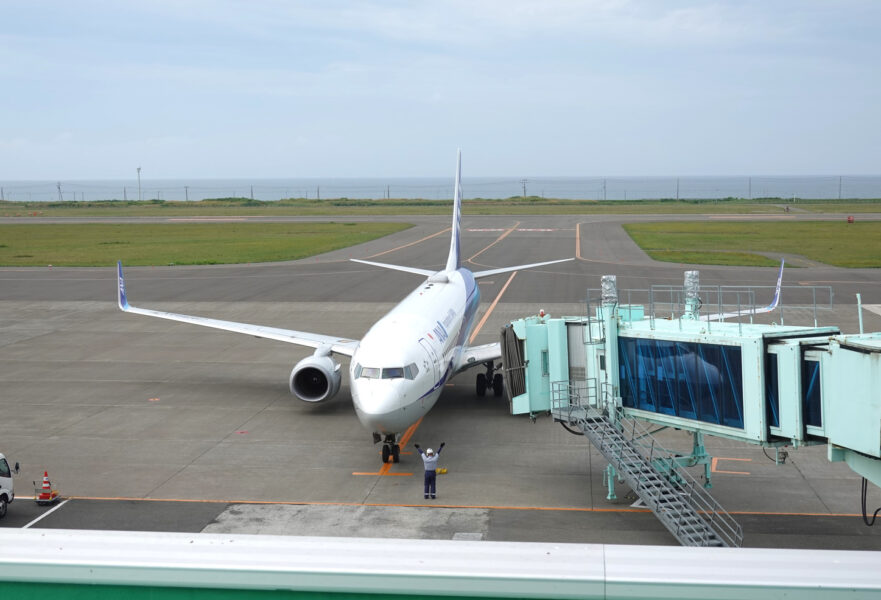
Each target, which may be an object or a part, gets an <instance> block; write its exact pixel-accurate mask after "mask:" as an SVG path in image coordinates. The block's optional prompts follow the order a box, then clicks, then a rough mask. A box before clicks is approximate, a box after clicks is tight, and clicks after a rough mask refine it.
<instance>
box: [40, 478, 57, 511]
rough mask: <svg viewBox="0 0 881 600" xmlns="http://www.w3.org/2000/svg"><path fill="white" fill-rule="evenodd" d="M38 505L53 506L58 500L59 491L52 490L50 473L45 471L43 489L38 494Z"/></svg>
mask: <svg viewBox="0 0 881 600" xmlns="http://www.w3.org/2000/svg"><path fill="white" fill-rule="evenodd" d="M36 500H37V504H40V505H44V504H52V503H53V502H55V501H56V500H58V490H53V489H52V483H51V482H50V481H49V471H43V487H42V488H41V489H40V493H39V494H37V498H36Z"/></svg>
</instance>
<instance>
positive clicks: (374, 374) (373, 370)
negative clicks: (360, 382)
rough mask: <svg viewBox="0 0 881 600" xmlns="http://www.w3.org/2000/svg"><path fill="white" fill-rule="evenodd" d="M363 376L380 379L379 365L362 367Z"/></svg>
mask: <svg viewBox="0 0 881 600" xmlns="http://www.w3.org/2000/svg"><path fill="white" fill-rule="evenodd" d="M361 377H363V378H364V379H379V367H361Z"/></svg>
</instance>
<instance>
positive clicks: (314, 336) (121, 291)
mask: <svg viewBox="0 0 881 600" xmlns="http://www.w3.org/2000/svg"><path fill="white" fill-rule="evenodd" d="M116 269H117V284H118V286H117V287H118V290H117V300H118V302H119V308H120V310H122V311H123V312H129V313H134V314H137V315H146V316H148V317H157V318H159V319H168V320H170V321H180V322H181V323H190V324H192V325H201V326H203V327H212V328H214V329H223V330H224V331H232V332H234V333H245V334H248V335H253V336H254V337H259V338H266V339H270V340H278V341H279V342H287V343H288V344H297V345H298V346H308V347H310V348H321V347H325V348H327V347H329V348H330V351H331V352H333V353H336V354H343V355H345V356H352V354H353V353H354V352H355V349H356V348H357V347H358V340H349V339H345V338H338V337H334V336H330V335H321V334H318V333H308V332H306V331H294V330H292V329H278V328H276V327H264V326H262V325H250V324H248V323H236V322H235V321H221V320H218V319H209V318H206V317H194V316H190V315H181V314H177V313H170V312H164V311H161V310H151V309H148V308H138V307H136V306H132V305H130V304H129V303H128V300H127V298H126V294H125V279H123V276H122V261H119V262H117V263H116Z"/></svg>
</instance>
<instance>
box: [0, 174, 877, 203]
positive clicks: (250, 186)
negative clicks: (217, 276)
mask: <svg viewBox="0 0 881 600" xmlns="http://www.w3.org/2000/svg"><path fill="white" fill-rule="evenodd" d="M462 191H463V197H464V198H465V199H475V198H487V199H502V198H511V197H521V196H524V195H526V196H539V197H544V198H559V199H565V200H659V199H677V198H678V199H683V200H697V199H722V198H744V199H758V198H782V199H791V198H797V199H826V200H838V199H842V200H846V199H871V198H881V175H842V176H838V175H834V176H822V175H817V176H724V177H713V176H700V177H698V176H692V177H522V178H520V177H471V178H464V177H463V179H462ZM524 192H525V193H524ZM139 197H140V198H141V199H143V200H205V199H209V198H230V197H237V198H254V199H255V200H266V201H273V200H281V199H284V198H307V199H336V198H352V199H367V200H377V199H385V198H392V199H426V200H449V199H451V198H452V197H453V182H452V178H450V177H388V178H339V177H337V178H253V179H247V178H241V179H197V178H193V179H148V178H143V177H142V178H141V182H140V190H139V188H138V181H137V180H136V179H131V180H109V179H105V180H100V179H99V180H61V181H0V199H2V200H7V201H13V202H25V201H30V202H51V201H59V200H61V201H70V200H79V201H88V200H137V199H138V198H139Z"/></svg>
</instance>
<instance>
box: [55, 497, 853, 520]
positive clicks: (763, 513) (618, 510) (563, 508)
mask: <svg viewBox="0 0 881 600" xmlns="http://www.w3.org/2000/svg"><path fill="white" fill-rule="evenodd" d="M65 498H68V499H70V500H108V501H109V500H118V501H121V502H191V503H192V502H204V503H206V504H279V505H297V506H384V507H389V508H414V507H415V508H427V509H431V508H438V507H440V508H483V509H488V510H535V511H560V512H595V513H647V512H651V511H649V509H647V508H588V507H569V506H557V507H554V506H494V505H491V504H430V505H425V504H390V503H384V502H304V501H302V500H230V499H227V500H194V499H192V498H131V497H125V496H118V497H117V496H65ZM728 514H730V515H759V516H769V517H859V516H861V515H860V514H857V513H814V512H769V511H750V510H732V511H728Z"/></svg>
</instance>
